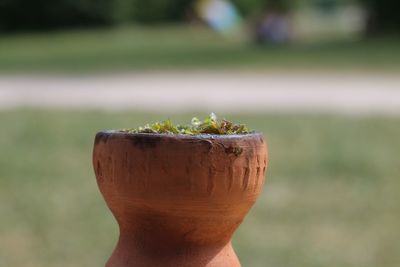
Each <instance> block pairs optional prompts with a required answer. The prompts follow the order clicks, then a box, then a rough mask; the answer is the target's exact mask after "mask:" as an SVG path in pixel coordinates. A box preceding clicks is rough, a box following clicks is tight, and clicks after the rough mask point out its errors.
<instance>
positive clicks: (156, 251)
mask: <svg viewBox="0 0 400 267" xmlns="http://www.w3.org/2000/svg"><path fill="white" fill-rule="evenodd" d="M106 267H240V263H239V260H238V258H237V256H236V254H235V252H234V251H233V249H232V246H231V244H230V243H229V244H226V245H225V246H223V247H219V246H218V247H191V246H185V247H179V248H178V247H170V248H167V247H154V248H143V247H141V245H140V244H136V243H132V242H130V241H128V240H126V241H123V240H120V241H119V243H118V245H117V247H116V249H115V251H114V253H113V255H112V256H111V258H110V259H109V260H108V262H107V264H106Z"/></svg>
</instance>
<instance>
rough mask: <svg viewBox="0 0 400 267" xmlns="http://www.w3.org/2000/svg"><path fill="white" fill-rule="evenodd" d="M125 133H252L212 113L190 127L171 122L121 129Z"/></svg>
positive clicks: (193, 122) (193, 121)
mask: <svg viewBox="0 0 400 267" xmlns="http://www.w3.org/2000/svg"><path fill="white" fill-rule="evenodd" d="M121 131H122V132H127V133H164V134H188V135H197V134H220V135H229V134H248V133H252V132H253V131H250V130H249V129H248V128H247V127H246V126H245V125H243V124H235V123H233V122H231V121H228V120H226V119H222V120H220V121H219V120H218V119H217V116H216V115H215V114H214V113H211V114H210V115H209V116H208V117H206V118H205V119H204V120H203V121H200V120H199V119H198V118H196V117H194V118H192V121H191V124H190V125H174V124H173V123H172V121H171V120H169V119H168V120H166V121H163V122H155V123H152V124H146V125H145V126H143V127H139V128H132V129H123V130H121Z"/></svg>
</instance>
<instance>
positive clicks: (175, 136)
mask: <svg viewBox="0 0 400 267" xmlns="http://www.w3.org/2000/svg"><path fill="white" fill-rule="evenodd" d="M96 135H108V136H121V137H144V138H149V139H152V138H157V139H160V138H173V139H182V140H224V139H236V140H240V139H247V138H250V139H252V138H256V137H264V135H263V133H260V132H253V133H247V134H198V135H189V134H167V133H129V132H122V131H121V130H102V131H99V132H97V133H96Z"/></svg>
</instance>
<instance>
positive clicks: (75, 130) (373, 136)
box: [0, 110, 400, 267]
mask: <svg viewBox="0 0 400 267" xmlns="http://www.w3.org/2000/svg"><path fill="white" fill-rule="evenodd" d="M193 115H194V114H184V115H179V116H177V115H175V114H170V115H169V117H170V118H172V119H173V120H174V121H177V122H186V121H188V119H189V118H191V117H192V116H193ZM165 116H167V115H166V114H164V115H160V114H149V113H140V112H121V113H105V112H95V111H92V112H79V111H76V112H66V111H54V110H51V111H44V110H43V111H40V110H14V111H2V112H0V125H2V127H1V132H0V151H1V154H0V266H7V267H21V266H24V267H78V266H103V264H104V262H105V260H106V259H107V258H108V257H109V255H110V252H111V251H112V249H113V246H114V245H115V242H116V238H117V226H116V223H115V222H114V220H113V218H112V216H111V213H110V212H109V211H108V210H107V208H106V206H105V203H104V202H103V200H102V198H101V196H100V194H99V191H98V189H97V186H96V183H95V178H94V174H93V171H92V167H91V149H92V144H93V137H94V134H95V132H96V131H97V130H101V129H105V128H121V127H127V126H137V125H138V124H143V123H144V122H147V121H153V120H155V119H160V118H164V117H165ZM228 117H229V118H232V119H235V120H238V121H241V122H246V123H247V124H248V125H249V126H251V127H253V128H256V129H258V130H260V131H262V132H264V133H265V134H266V137H267V139H268V142H269V149H270V159H271V161H270V169H269V170H268V182H267V186H266V188H265V190H264V192H263V194H262V196H261V197H260V199H259V201H258V203H257V204H256V206H255V207H254V209H253V210H252V211H251V213H250V214H249V216H248V217H247V220H246V221H245V223H244V224H243V225H242V226H241V228H240V229H239V231H238V232H237V235H236V236H235V239H234V243H235V247H236V249H237V252H238V255H239V257H240V258H241V261H242V263H243V266H244V267H269V266H271V267H272V266H273V267H314V266H315V267H319V266H320V267H360V266H363V267H377V266H379V267H398V266H399V265H400V254H399V253H398V252H399V251H400V242H399V240H400V231H399V229H398V227H399V225H400V206H399V205H398V203H399V202H400V180H399V178H400V177H399V176H400V142H399V136H400V119H399V118H378V117H377V118H367V117H364V118H361V117H353V118H346V117H334V116H329V115H321V116H312V115H301V116H299V115H293V116H292V115H273V114H269V115H268V114H253V115H230V116H228Z"/></svg>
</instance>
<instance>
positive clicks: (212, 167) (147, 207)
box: [93, 132, 267, 267]
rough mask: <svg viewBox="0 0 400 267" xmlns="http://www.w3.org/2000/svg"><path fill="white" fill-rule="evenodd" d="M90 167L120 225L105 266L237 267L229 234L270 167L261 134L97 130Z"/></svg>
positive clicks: (238, 222) (254, 197)
mask: <svg viewBox="0 0 400 267" xmlns="http://www.w3.org/2000/svg"><path fill="white" fill-rule="evenodd" d="M93 166H94V169H95V173H96V177H97V182H98V185H99V188H100V191H101V193H102V194H103V196H104V199H105V201H106V202H107V205H108V206H109V208H110V209H111V211H112V212H113V214H114V216H115V217H116V219H117V221H118V224H119V226H120V239H119V242H118V245H117V247H116V249H115V251H114V253H113V255H112V256H111V258H110V260H109V261H108V263H107V267H158V266H160V267H161V266H162V267H178V266H184V267H205V266H207V267H237V266H240V263H239V261H238V259H237V257H236V255H235V252H234V251H233V249H232V247H231V243H230V240H231V237H232V234H233V232H234V231H235V230H236V228H237V227H238V226H239V224H240V223H241V222H242V220H243V218H244V217H245V215H246V214H247V212H248V211H249V209H250V208H251V206H252V205H253V204H254V202H255V201H256V199H257V197H258V195H259V194H260V191H261V189H262V186H263V183H264V177H265V171H266V167H267V154H266V143H265V141H264V138H263V137H262V135H261V134H249V135H240V136H236V135H234V136H209V135H208V136H207V135H203V136H184V135H178V136H176V135H158V134H127V133H119V132H100V133H98V134H97V135H96V140H95V146H94V152H93Z"/></svg>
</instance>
